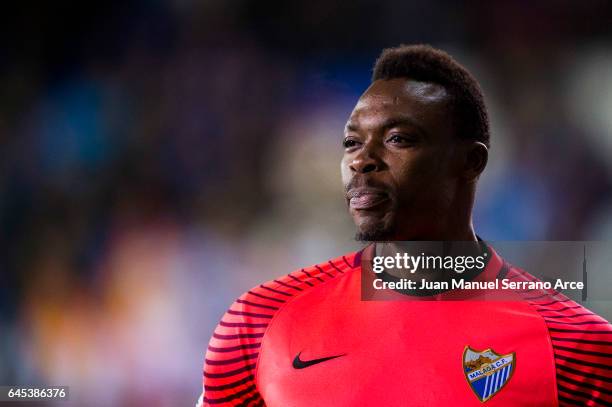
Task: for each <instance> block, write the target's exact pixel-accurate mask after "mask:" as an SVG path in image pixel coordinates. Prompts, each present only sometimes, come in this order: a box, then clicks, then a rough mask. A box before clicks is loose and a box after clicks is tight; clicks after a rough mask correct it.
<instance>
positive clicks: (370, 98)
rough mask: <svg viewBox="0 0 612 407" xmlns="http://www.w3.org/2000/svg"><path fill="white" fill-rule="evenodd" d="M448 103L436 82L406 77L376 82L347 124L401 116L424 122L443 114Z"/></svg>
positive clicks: (441, 88) (445, 92)
mask: <svg viewBox="0 0 612 407" xmlns="http://www.w3.org/2000/svg"><path fill="white" fill-rule="evenodd" d="M448 100H449V94H448V93H447V91H446V89H444V87H443V86H441V85H438V84H435V83H429V82H421V81H417V80H413V79H405V78H397V79H389V80H377V81H374V82H373V83H372V84H371V85H370V87H369V88H368V89H366V91H365V92H364V93H363V95H361V97H360V98H359V101H358V102H357V105H355V108H354V109H353V112H352V113H351V118H350V121H351V122H354V121H363V120H367V119H369V118H371V116H381V115H382V116H384V115H389V114H401V115H403V116H411V117H413V118H414V119H415V120H418V121H425V122H427V121H428V120H430V119H435V118H436V117H437V118H440V117H441V116H443V115H446V107H447V102H448Z"/></svg>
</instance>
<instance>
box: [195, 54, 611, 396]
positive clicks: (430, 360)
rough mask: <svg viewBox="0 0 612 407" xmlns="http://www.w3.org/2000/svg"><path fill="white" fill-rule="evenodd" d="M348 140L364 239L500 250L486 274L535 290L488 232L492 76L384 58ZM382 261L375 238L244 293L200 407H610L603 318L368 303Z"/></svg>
mask: <svg viewBox="0 0 612 407" xmlns="http://www.w3.org/2000/svg"><path fill="white" fill-rule="evenodd" d="M342 143H343V146H344V157H343V159H342V179H343V183H344V186H345V191H346V201H347V205H348V208H349V212H350V214H351V215H352V217H353V220H354V222H355V224H356V226H357V238H358V239H359V240H364V241H373V242H381V241H446V242H451V241H461V242H474V245H475V246H480V245H482V246H483V247H484V251H483V252H485V253H486V254H487V255H488V258H487V261H486V266H485V267H484V268H483V269H481V270H479V271H477V272H475V273H472V276H471V277H470V278H472V279H473V280H474V281H484V282H486V281H492V280H494V279H499V278H502V277H503V278H507V279H508V280H509V281H517V282H518V281H522V282H529V281H535V279H534V278H533V277H532V276H531V275H529V274H527V273H525V272H523V271H522V270H519V269H515V268H513V267H512V266H510V265H508V264H507V263H506V262H504V261H503V260H502V259H501V258H500V257H499V256H498V255H497V254H496V253H495V251H494V250H493V249H492V248H490V247H487V246H486V245H484V243H482V242H480V241H479V239H478V238H477V236H476V235H475V233H474V230H473V227H472V219H471V212H472V206H473V203H474V196H475V189H476V182H477V180H478V177H479V176H480V174H481V173H482V171H483V170H484V168H485V166H486V163H487V157H488V147H489V125H488V118H487V111H486V108H485V105H484V101H483V96H482V93H481V90H480V87H479V85H478V83H477V82H476V80H475V79H474V78H473V77H472V76H471V75H470V73H468V72H467V70H465V68H463V67H462V66H461V65H459V64H458V63H457V62H456V61H454V60H453V59H452V58H451V57H450V56H449V55H447V54H446V53H444V52H442V51H439V50H436V49H433V48H431V47H429V46H422V45H418V46H401V47H398V48H392V49H388V50H385V51H384V52H383V53H382V55H381V56H380V58H379V59H378V60H377V62H376V65H375V67H374V73H373V80H372V83H371V85H370V87H369V88H368V89H367V90H366V91H365V92H364V94H363V95H362V96H361V98H360V99H359V101H358V102H357V105H356V106H355V108H354V110H353V112H352V113H351V115H350V118H349V120H348V122H347V125H346V129H345V135H344V139H343V142H342ZM379 252H380V246H379V247H375V245H374V244H371V245H369V246H368V247H366V249H364V250H363V251H360V252H355V253H350V254H346V255H343V256H340V257H338V258H336V259H333V260H329V261H327V262H324V263H321V264H318V265H315V266H312V267H307V268H304V269H301V270H297V271H294V272H292V273H290V274H288V275H286V276H284V277H282V278H279V279H276V280H273V281H270V282H267V283H264V284H262V285H260V286H259V287H256V288H254V289H252V290H250V291H248V292H247V293H245V294H244V295H243V296H241V297H240V298H239V299H238V300H237V301H236V302H235V303H234V304H233V305H232V306H231V307H230V309H229V310H228V311H227V313H226V314H225V316H224V317H223V318H222V320H221V322H220V323H219V325H218V327H217V328H216V330H215V332H214V335H213V337H212V339H211V341H210V344H209V347H208V350H207V353H206V360H205V364H204V392H203V395H202V398H201V399H200V404H201V405H202V404H203V405H211V406H217V405H232V406H234V405H242V406H250V405H267V406H362V405H363V406H371V405H376V406H378V405H380V406H404V405H414V406H448V405H462V406H463V405H465V406H470V405H473V406H479V405H481V404H482V403H483V402H484V403H487V404H488V405H491V406H494V405H495V406H523V405H525V406H526V405H533V406H556V405H606V404H607V405H610V404H611V403H612V390H610V389H611V388H612V367H611V366H612V363H611V361H612V327H611V326H610V324H609V323H608V322H607V321H605V320H604V319H602V318H601V317H599V316H597V315H595V314H593V313H591V312H590V311H588V310H586V309H584V308H582V307H581V306H580V305H578V304H576V303H574V302H573V301H571V300H569V299H568V298H567V297H565V296H563V295H561V294H559V293H556V292H552V291H545V290H534V289H531V290H515V291H512V293H511V294H509V295H510V296H511V298H510V299H509V300H508V301H490V302H482V301H443V300H444V299H449V298H453V297H452V296H453V295H454V294H455V291H456V290H439V291H437V292H435V293H431V296H428V295H425V296H423V295H421V296H419V295H417V294H415V295H412V294H411V292H410V291H409V292H408V293H406V292H403V293H402V294H397V293H395V294H397V295H399V296H404V298H406V299H409V300H410V301H405V300H404V301H401V300H400V301H364V300H363V297H362V294H363V292H362V281H366V280H368V279H371V277H372V276H371V270H367V267H364V268H363V269H362V264H364V265H367V264H370V263H369V261H370V260H369V259H371V258H372V256H373V255H374V254H375V253H379ZM363 259H368V260H367V261H366V260H363ZM362 260H363V263H362ZM388 277H392V276H388ZM445 296H446V297H445ZM436 300H439V301H436Z"/></svg>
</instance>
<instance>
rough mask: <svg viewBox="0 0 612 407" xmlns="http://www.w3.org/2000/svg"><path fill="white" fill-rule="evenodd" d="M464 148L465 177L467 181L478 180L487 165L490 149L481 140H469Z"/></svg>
mask: <svg viewBox="0 0 612 407" xmlns="http://www.w3.org/2000/svg"><path fill="white" fill-rule="evenodd" d="M464 148H465V150H464V155H463V156H464V158H465V160H464V163H463V168H462V171H461V172H462V175H463V178H464V179H465V180H466V181H467V182H476V181H477V180H478V177H479V176H480V174H482V172H483V171H484V169H485V167H486V166H487V161H488V160H489V149H488V148H487V146H485V145H484V143H481V142H480V141H468V142H466V144H465V146H464Z"/></svg>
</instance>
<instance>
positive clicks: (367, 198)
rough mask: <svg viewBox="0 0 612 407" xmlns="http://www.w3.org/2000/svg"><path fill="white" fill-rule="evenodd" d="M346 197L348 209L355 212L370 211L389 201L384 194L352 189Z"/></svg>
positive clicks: (370, 190)
mask: <svg viewBox="0 0 612 407" xmlns="http://www.w3.org/2000/svg"><path fill="white" fill-rule="evenodd" d="M347 196H348V198H349V206H350V208H351V209H356V210H366V209H372V208H375V207H377V206H379V205H381V204H384V203H386V202H387V201H389V195H388V194H387V193H386V192H384V191H380V190H373V189H354V190H351V191H349V193H348V194H347Z"/></svg>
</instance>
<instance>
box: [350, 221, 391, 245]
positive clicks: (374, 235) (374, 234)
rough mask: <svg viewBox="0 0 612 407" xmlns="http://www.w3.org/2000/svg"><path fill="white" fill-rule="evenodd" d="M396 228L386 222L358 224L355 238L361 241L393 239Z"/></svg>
mask: <svg viewBox="0 0 612 407" xmlns="http://www.w3.org/2000/svg"><path fill="white" fill-rule="evenodd" d="M394 235H395V233H394V230H393V228H392V227H390V226H389V225H386V224H385V222H376V223H369V224H367V225H360V226H358V230H357V233H355V240H357V241H360V242H382V241H390V240H393V236H394Z"/></svg>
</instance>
